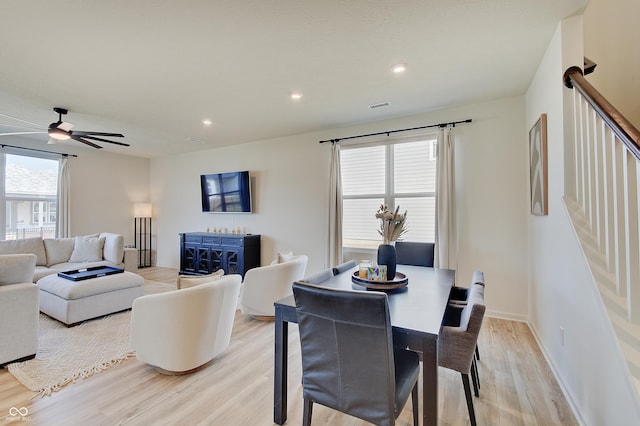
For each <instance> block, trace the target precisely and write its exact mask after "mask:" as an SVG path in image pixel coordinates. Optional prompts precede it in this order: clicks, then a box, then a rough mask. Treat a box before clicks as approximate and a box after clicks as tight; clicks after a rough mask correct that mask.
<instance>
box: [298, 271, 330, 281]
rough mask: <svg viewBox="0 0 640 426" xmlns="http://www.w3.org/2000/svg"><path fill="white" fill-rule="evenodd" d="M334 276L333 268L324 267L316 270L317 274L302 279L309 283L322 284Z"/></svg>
mask: <svg viewBox="0 0 640 426" xmlns="http://www.w3.org/2000/svg"><path fill="white" fill-rule="evenodd" d="M332 277H333V270H332V269H331V268H327V269H323V270H322V271H320V272H316V273H315V274H311V275H309V276H306V277H304V278H303V279H301V280H300V281H304V282H305V283H309V284H320V283H322V282H325V281H326V280H328V279H329V278H332Z"/></svg>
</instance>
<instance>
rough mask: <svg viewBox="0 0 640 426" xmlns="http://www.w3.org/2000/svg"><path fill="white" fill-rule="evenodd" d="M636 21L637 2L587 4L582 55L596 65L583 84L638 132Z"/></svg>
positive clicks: (616, 0)
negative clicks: (606, 102) (609, 103)
mask: <svg viewBox="0 0 640 426" xmlns="http://www.w3.org/2000/svg"><path fill="white" fill-rule="evenodd" d="M638 17H640V1H638V0H591V1H590V2H589V6H588V7H587V10H586V11H585V13H584V54H585V56H587V57H588V58H589V59H591V60H592V61H594V62H595V63H597V64H598V66H597V67H596V71H595V72H594V73H593V74H590V75H589V76H587V80H589V82H590V83H591V84H593V85H594V86H595V87H596V89H598V91H599V92H600V93H602V94H603V95H604V96H605V97H606V98H607V99H608V100H609V101H610V102H611V103H613V105H615V107H616V108H617V109H618V110H619V111H620V112H622V114H624V115H625V116H626V117H627V119H628V120H629V121H631V122H632V123H633V124H634V125H635V126H636V127H637V128H640V102H638V99H640V43H638V40H640V26H638Z"/></svg>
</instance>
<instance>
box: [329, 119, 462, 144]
mask: <svg viewBox="0 0 640 426" xmlns="http://www.w3.org/2000/svg"><path fill="white" fill-rule="evenodd" d="M471 121H472V120H471V119H470V118H467V119H466V120H461V121H451V122H449V123H440V124H430V125H428V126H421V127H412V128H410V129H399V130H388V131H386V132H378V133H369V134H367V135H358V136H347V137H346V138H336V139H329V140H326V141H320V143H326V142H331V143H336V142H340V141H344V140H347V139H356V138H366V137H367V136H380V135H387V136H389V135H390V134H391V133H398V132H408V131H410V130H420V129H428V128H430V127H447V126H453V127H456V124H460V123H471Z"/></svg>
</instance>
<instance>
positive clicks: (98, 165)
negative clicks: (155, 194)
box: [69, 150, 149, 244]
mask: <svg viewBox="0 0 640 426" xmlns="http://www.w3.org/2000/svg"><path fill="white" fill-rule="evenodd" d="M76 152H77V153H78V158H72V159H70V160H69V162H70V163H69V173H70V175H71V235H86V234H91V233H95V232H114V233H117V234H122V235H124V238H125V244H133V243H134V241H133V204H134V203H136V202H146V201H149V160H148V159H146V158H139V157H130V156H126V155H119V154H113V153H109V152H105V151H99V150H91V151H90V150H82V151H76Z"/></svg>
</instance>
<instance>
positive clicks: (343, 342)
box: [293, 282, 420, 426]
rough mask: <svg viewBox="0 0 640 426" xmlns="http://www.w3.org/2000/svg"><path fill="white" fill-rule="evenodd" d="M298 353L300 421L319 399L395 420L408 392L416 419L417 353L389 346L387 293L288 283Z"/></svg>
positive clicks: (382, 420)
mask: <svg viewBox="0 0 640 426" xmlns="http://www.w3.org/2000/svg"><path fill="white" fill-rule="evenodd" d="M293 295H294V297H295V301H296V311H297V315H298V330H299V334H300V347H301V355H302V392H303V398H304V410H303V423H302V424H303V425H310V424H311V415H312V409H313V404H314V403H318V404H321V405H324V406H326V407H329V408H332V409H334V410H338V411H340V412H343V413H346V414H349V415H351V416H355V417H358V418H360V419H362V420H365V421H368V422H371V423H374V424H376V425H385V426H388V425H394V424H395V420H396V418H397V417H398V415H399V414H400V412H401V411H402V408H403V407H404V405H405V403H406V402H407V400H408V399H409V395H411V400H412V406H413V424H414V425H415V426H417V425H418V376H419V372H420V364H419V358H418V355H417V354H416V353H414V352H410V351H406V350H404V349H396V348H394V346H393V338H392V334H391V321H390V314H389V303H388V300H387V295H386V294H385V293H382V292H377V291H347V290H337V289H329V288H323V287H318V286H314V285H311V284H308V283H304V282H295V283H294V284H293Z"/></svg>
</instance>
